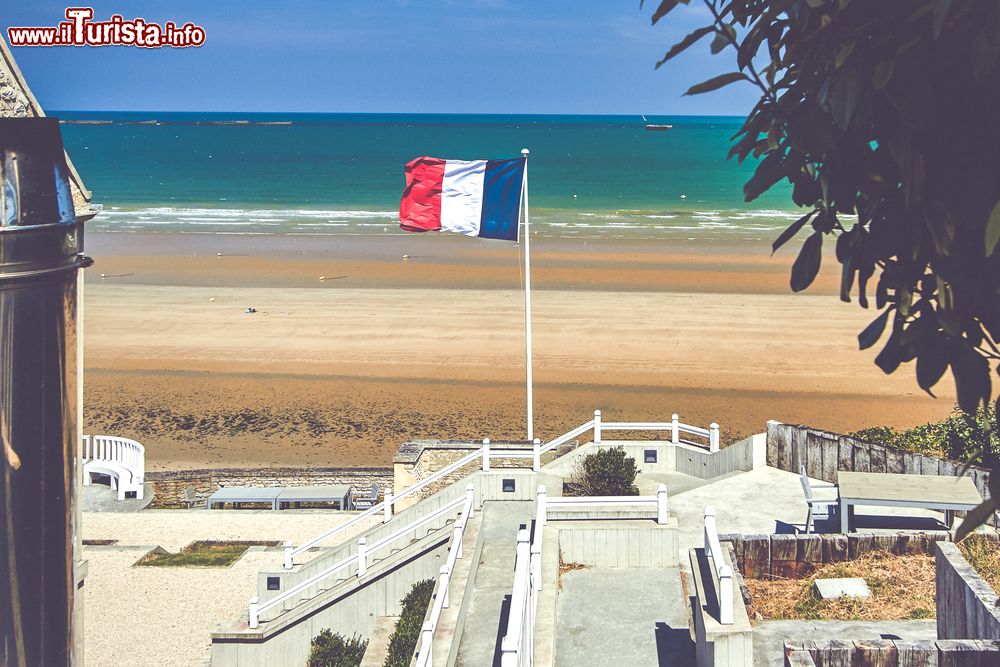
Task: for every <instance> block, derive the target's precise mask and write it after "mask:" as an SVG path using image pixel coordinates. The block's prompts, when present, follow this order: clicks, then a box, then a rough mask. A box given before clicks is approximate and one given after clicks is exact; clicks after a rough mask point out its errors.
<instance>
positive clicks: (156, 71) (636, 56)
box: [0, 0, 755, 115]
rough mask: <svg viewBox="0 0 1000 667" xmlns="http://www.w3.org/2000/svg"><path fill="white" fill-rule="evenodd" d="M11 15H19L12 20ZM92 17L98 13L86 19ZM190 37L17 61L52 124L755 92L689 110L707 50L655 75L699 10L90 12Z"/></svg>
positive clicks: (18, 6) (48, 15)
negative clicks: (189, 31) (188, 42)
mask: <svg viewBox="0 0 1000 667" xmlns="http://www.w3.org/2000/svg"><path fill="white" fill-rule="evenodd" d="M11 4H13V5H14V6H11ZM79 4H81V5H86V4H88V3H79ZM89 4H90V5H92V6H93V7H94V11H95V19H97V20H106V19H107V18H108V17H110V15H111V14H114V13H119V14H122V15H124V17H125V18H126V19H131V18H135V17H137V16H139V17H142V18H144V19H146V20H147V21H150V22H156V23H161V24H162V23H164V22H166V21H171V20H172V21H174V22H175V23H177V24H183V23H185V22H187V21H191V22H194V23H196V24H198V25H201V26H202V27H204V28H205V30H206V32H207V41H206V43H205V45H204V46H202V47H200V48H191V49H167V48H164V49H152V50H148V49H139V48H135V47H121V46H119V47H101V48H88V47H81V48H77V47H55V48H28V47H21V48H16V49H14V50H13V51H14V57H15V58H16V59H17V60H18V63H19V64H20V66H21V69H22V71H23V72H24V74H25V76H26V77H27V79H28V82H29V84H30V85H31V86H32V89H33V90H34V92H35V95H36V96H37V97H38V98H39V100H40V102H41V103H42V105H43V106H44V107H45V108H47V109H72V110H170V111H312V112H321V111H332V112H404V113H406V112H411V113H570V114H574V113H578V114H600V113H610V114H616V113H620V114H633V113H646V114H710V115H729V114H732V115H739V114H746V113H747V112H748V111H749V110H750V107H751V105H752V104H753V102H754V100H755V97H754V93H753V90H752V89H750V88H749V86H748V85H739V84H736V85H733V86H730V87H728V88H725V89H723V90H721V91H718V92H716V93H712V94H709V95H700V96H694V97H687V98H685V97H682V93H683V92H684V90H686V89H687V87H688V86H689V85H691V84H693V83H697V82H698V81H701V80H703V79H706V78H708V77H710V76H714V75H715V74H720V73H722V72H724V71H728V70H729V69H731V68H732V66H733V61H734V58H733V56H732V55H730V56H729V57H727V58H724V57H722V56H715V57H713V56H711V55H710V54H709V50H708V44H709V41H710V38H705V40H704V41H703V42H702V43H699V44H697V45H696V46H694V47H692V49H691V50H690V51H689V52H688V53H685V54H684V55H682V56H681V57H679V58H677V59H675V60H674V61H672V62H671V63H670V64H668V66H666V67H664V68H661V69H660V70H658V71H655V70H654V69H653V65H654V64H655V63H656V61H657V60H658V59H659V58H660V57H661V56H662V55H663V53H664V52H665V51H666V50H667V48H669V47H670V45H671V44H673V43H674V42H676V41H679V40H680V39H681V38H682V37H683V36H684V35H685V34H687V33H688V32H689V31H690V30H691V29H693V28H694V27H697V26H700V25H703V24H704V23H707V21H706V18H705V14H704V12H705V10H704V8H703V7H701V5H700V4H698V3H697V0H694V1H693V2H692V3H691V6H689V7H683V6H682V7H680V8H678V9H677V10H675V11H674V12H672V13H671V14H670V15H669V17H668V18H667V19H666V20H665V21H661V23H660V24H659V25H657V26H655V27H650V23H649V18H650V14H651V13H652V11H653V9H654V8H655V6H656V4H657V2H656V1H655V0H650V1H649V2H647V3H646V7H645V8H644V9H643V10H641V11H640V9H639V3H638V0H379V1H378V2H369V1H367V0H361V1H358V0H350V1H349V0H243V1H242V2H234V1H232V0H171V2H162V0H161V1H160V2H153V1H150V0H116V1H115V2H105V1H104V0H93V2H90V3H89ZM5 5H6V6H5V8H4V11H3V15H2V16H0V25H2V27H3V28H4V37H5V38H6V28H7V27H8V26H10V25H15V26H34V25H40V26H50V25H51V26H54V25H56V24H57V23H58V21H60V20H61V19H63V12H64V10H65V7H66V1H65V0H63V1H61V2H55V1H53V0H19V1H18V2H15V3H5Z"/></svg>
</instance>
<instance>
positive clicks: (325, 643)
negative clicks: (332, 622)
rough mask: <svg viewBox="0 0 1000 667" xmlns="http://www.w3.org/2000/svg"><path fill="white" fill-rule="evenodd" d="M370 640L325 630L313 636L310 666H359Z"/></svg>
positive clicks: (308, 664)
mask: <svg viewBox="0 0 1000 667" xmlns="http://www.w3.org/2000/svg"><path fill="white" fill-rule="evenodd" d="M367 648H368V642H367V641H365V640H363V639H361V637H358V636H357V635H354V636H352V637H351V638H350V639H346V638H345V637H344V636H343V635H342V634H340V633H339V632H337V633H334V632H331V631H330V630H329V629H327V630H323V631H322V632H320V633H319V634H318V635H316V636H315V637H313V640H312V644H311V647H310V649H309V662H308V663H307V666H308V667H358V665H360V664H361V659H362V658H363V657H364V656H365V650H367Z"/></svg>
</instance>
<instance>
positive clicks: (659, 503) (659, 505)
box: [656, 484, 670, 526]
mask: <svg viewBox="0 0 1000 667" xmlns="http://www.w3.org/2000/svg"><path fill="white" fill-rule="evenodd" d="M669 516H670V512H669V508H668V507H667V485H666V484H660V486H658V487H657V488H656V523H658V524H659V525H661V526H662V525H664V524H666V523H667V517H669Z"/></svg>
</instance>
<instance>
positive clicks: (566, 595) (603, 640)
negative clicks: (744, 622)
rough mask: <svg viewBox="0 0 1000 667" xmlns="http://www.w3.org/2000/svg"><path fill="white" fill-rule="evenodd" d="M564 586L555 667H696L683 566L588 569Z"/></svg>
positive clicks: (570, 577)
mask: <svg viewBox="0 0 1000 667" xmlns="http://www.w3.org/2000/svg"><path fill="white" fill-rule="evenodd" d="M561 586H562V588H561V590H560V591H559V595H558V598H557V599H556V647H555V667H579V666H580V665H587V666H588V667H620V666H621V665H635V666H638V665H657V666H658V667H668V666H669V667H687V666H689V665H693V664H694V644H693V643H692V641H691V635H690V631H689V629H688V611H687V606H686V604H685V602H684V593H683V587H682V585H681V573H680V568H678V567H670V568H587V569H582V570H574V571H571V572H566V573H564V574H563V575H562V577H561Z"/></svg>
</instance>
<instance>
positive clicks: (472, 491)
mask: <svg viewBox="0 0 1000 667" xmlns="http://www.w3.org/2000/svg"><path fill="white" fill-rule="evenodd" d="M465 497H466V498H467V499H468V500H469V501H470V502H469V518H470V519H471V518H472V516H473V515H474V514H475V513H476V486H475V484H473V483H472V482H469V483H468V484H466V486H465Z"/></svg>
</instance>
